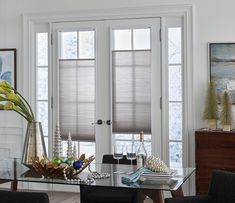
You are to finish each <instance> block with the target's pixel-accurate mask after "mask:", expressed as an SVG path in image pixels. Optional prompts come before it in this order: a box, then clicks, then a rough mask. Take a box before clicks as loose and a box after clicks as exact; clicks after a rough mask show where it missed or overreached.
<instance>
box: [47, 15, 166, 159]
mask: <svg viewBox="0 0 235 203" xmlns="http://www.w3.org/2000/svg"><path fill="white" fill-rule="evenodd" d="M52 29H53V61H52V64H53V71H52V72H51V77H52V81H53V82H52V84H51V85H52V90H53V91H52V96H53V100H54V101H56V102H54V107H53V116H52V118H53V119H52V121H53V129H55V125H56V124H57V123H58V122H59V123H60V127H61V132H62V137H63V138H64V139H66V136H67V134H68V132H69V131H70V132H71V133H72V139H73V140H74V141H78V142H81V143H94V146H95V155H96V157H97V158H96V160H97V161H98V162H100V161H101V159H102V155H103V154H105V153H112V149H113V145H114V144H122V145H129V144H135V145H137V144H138V139H139V137H138V133H139V131H140V130H141V129H142V130H145V131H146V145H147V146H146V147H147V148H148V151H149V153H151V154H158V155H159V156H161V151H162V148H161V147H162V146H161V143H162V138H161V69H160V67H161V64H160V36H159V35H160V33H159V31H160V19H159V18H149V19H148V18H146V19H126V20H103V21H88V22H64V23H53V25H52ZM88 146H91V147H92V145H88ZM92 150H93V149H90V150H89V148H88V151H90V152H92ZM92 153H94V152H92Z"/></svg>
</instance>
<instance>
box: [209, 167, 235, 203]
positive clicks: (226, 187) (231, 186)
mask: <svg viewBox="0 0 235 203" xmlns="http://www.w3.org/2000/svg"><path fill="white" fill-rule="evenodd" d="M208 196H209V199H210V202H211V203H232V202H235V173H232V172H227V171H220V170H216V171H214V172H213V174H212V179H211V184H210V188H209V193H208Z"/></svg>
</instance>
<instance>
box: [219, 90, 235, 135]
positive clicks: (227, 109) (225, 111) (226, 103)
mask: <svg viewBox="0 0 235 203" xmlns="http://www.w3.org/2000/svg"><path fill="white" fill-rule="evenodd" d="M232 121H233V116H232V101H231V97H230V95H229V93H228V92H227V91H225V92H224V94H223V98H222V104H221V112H220V122H221V124H222V125H223V130H224V131H230V130H231V125H232Z"/></svg>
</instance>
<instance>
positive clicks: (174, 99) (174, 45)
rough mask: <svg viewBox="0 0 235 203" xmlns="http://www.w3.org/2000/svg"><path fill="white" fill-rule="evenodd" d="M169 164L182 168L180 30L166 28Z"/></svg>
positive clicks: (178, 28) (182, 103) (179, 28)
mask: <svg viewBox="0 0 235 203" xmlns="http://www.w3.org/2000/svg"><path fill="white" fill-rule="evenodd" d="M167 33H168V35H167V37H168V38H167V39H168V40H167V43H168V109H169V115H168V116H169V129H168V130H169V164H170V166H171V167H182V166H183V118H184V116H183V115H184V113H183V105H184V102H183V68H182V67H183V64H182V28H181V27H168V29H167Z"/></svg>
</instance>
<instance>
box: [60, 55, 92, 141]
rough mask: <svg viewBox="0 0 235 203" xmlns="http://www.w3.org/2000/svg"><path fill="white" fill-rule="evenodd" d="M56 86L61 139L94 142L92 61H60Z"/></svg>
mask: <svg viewBox="0 0 235 203" xmlns="http://www.w3.org/2000/svg"><path fill="white" fill-rule="evenodd" d="M59 86H60V87H59V100H60V101H59V115H60V128H61V137H62V139H67V136H68V132H69V131H70V132H71V134H72V140H78V141H94V140H95V130H94V126H93V125H92V123H93V122H94V119H95V117H94V116H95V60H90V59H89V60H84V59H83V60H81V59H80V60H79V59H76V60H60V61H59Z"/></svg>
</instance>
